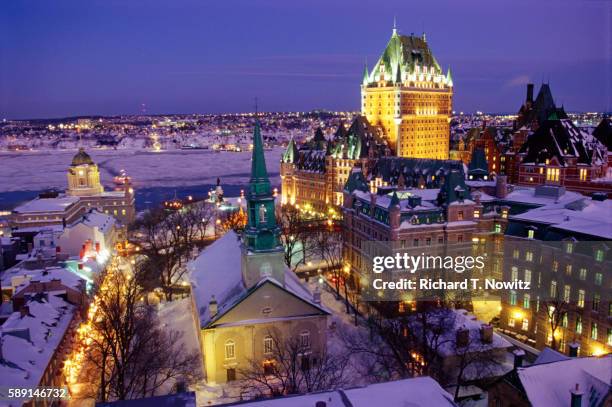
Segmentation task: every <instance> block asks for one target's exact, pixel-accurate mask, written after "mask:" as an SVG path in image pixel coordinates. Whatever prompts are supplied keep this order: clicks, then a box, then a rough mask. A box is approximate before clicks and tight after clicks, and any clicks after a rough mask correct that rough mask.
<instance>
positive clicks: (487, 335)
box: [480, 324, 493, 343]
mask: <svg viewBox="0 0 612 407" xmlns="http://www.w3.org/2000/svg"><path fill="white" fill-rule="evenodd" d="M480 340H481V341H482V343H492V342H493V326H491V325H489V324H483V325H482V326H481V327H480Z"/></svg>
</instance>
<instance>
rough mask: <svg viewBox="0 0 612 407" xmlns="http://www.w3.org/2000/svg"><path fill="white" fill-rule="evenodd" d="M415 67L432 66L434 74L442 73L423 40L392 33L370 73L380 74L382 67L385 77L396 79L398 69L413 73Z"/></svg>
mask: <svg viewBox="0 0 612 407" xmlns="http://www.w3.org/2000/svg"><path fill="white" fill-rule="evenodd" d="M417 65H418V66H426V67H432V66H433V67H434V71H435V73H436V74H438V75H439V74H441V73H442V70H441V68H440V65H439V64H438V61H437V60H436V58H435V57H434V56H433V54H432V52H431V49H430V48H429V45H427V42H426V41H425V39H424V38H422V37H418V36H414V35H410V36H407V35H399V34H397V33H396V32H395V31H394V33H393V35H392V36H391V39H390V40H389V42H388V43H387V47H386V48H385V50H384V51H383V54H382V56H381V57H380V59H379V60H378V62H377V63H376V65H375V66H374V69H373V70H372V72H380V71H381V70H382V69H383V66H384V71H385V73H386V75H388V77H390V78H394V79H396V78H397V70H398V67H400V68H401V70H402V71H405V72H409V73H413V72H414V69H415V67H416V66H417Z"/></svg>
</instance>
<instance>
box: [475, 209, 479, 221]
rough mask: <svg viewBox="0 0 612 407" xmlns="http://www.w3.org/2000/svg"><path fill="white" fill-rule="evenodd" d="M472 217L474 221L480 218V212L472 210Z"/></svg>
mask: <svg viewBox="0 0 612 407" xmlns="http://www.w3.org/2000/svg"><path fill="white" fill-rule="evenodd" d="M474 217H475V218H476V219H478V218H480V211H479V210H478V209H474Z"/></svg>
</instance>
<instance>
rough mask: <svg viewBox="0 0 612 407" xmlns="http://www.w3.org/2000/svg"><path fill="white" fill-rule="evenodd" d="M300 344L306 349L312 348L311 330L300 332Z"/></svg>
mask: <svg viewBox="0 0 612 407" xmlns="http://www.w3.org/2000/svg"><path fill="white" fill-rule="evenodd" d="M300 346H301V347H302V348H304V349H309V348H310V332H309V331H302V332H301V333H300Z"/></svg>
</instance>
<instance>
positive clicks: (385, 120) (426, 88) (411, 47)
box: [361, 28, 453, 159]
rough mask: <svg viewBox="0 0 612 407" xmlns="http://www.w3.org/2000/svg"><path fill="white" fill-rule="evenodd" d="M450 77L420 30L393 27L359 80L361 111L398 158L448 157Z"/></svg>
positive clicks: (450, 107)
mask: <svg viewBox="0 0 612 407" xmlns="http://www.w3.org/2000/svg"><path fill="white" fill-rule="evenodd" d="M452 98H453V80H452V77H451V72H450V68H449V69H448V71H447V73H446V75H445V74H444V73H443V72H442V68H441V67H440V65H439V64H438V61H437V60H436V58H435V57H434V55H433V53H432V51H431V49H430V47H429V44H428V42H427V39H426V37H425V34H423V35H422V36H415V35H414V34H411V35H409V36H408V35H400V34H399V33H398V32H397V29H396V28H394V29H393V34H392V35H391V39H390V40H389V42H388V43H387V46H386V48H385V50H384V51H383V53H382V55H381V57H380V58H379V59H378V61H377V62H376V65H374V68H372V71H371V72H368V68H367V66H366V68H365V71H364V75H363V80H362V84H361V113H362V114H363V115H364V116H365V117H366V118H367V119H368V121H369V122H370V123H371V124H372V125H373V126H379V127H380V128H381V129H382V130H383V134H384V136H385V138H386V139H387V141H388V142H389V146H390V147H391V149H392V150H393V152H394V154H395V155H397V156H399V157H416V158H435V159H448V153H449V138H450V127H449V123H450V116H451V113H452Z"/></svg>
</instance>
